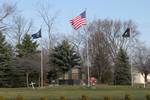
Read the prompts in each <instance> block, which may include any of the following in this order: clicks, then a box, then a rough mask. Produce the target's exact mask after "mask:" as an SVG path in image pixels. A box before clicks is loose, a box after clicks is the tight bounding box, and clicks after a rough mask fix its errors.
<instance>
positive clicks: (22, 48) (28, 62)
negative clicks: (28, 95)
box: [16, 34, 40, 87]
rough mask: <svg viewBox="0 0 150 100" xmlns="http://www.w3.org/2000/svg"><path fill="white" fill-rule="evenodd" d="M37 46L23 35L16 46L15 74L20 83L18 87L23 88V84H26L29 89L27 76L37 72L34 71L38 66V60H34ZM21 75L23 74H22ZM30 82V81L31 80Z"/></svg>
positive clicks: (26, 35)
mask: <svg viewBox="0 0 150 100" xmlns="http://www.w3.org/2000/svg"><path fill="white" fill-rule="evenodd" d="M37 47H38V44H37V42H36V41H35V42H33V40H32V38H31V36H30V35H29V34H25V36H24V38H23V40H22V42H21V43H20V44H17V45H16V49H17V50H16V52H17V57H18V58H17V64H16V66H17V68H16V70H17V73H18V74H16V75H17V76H18V79H19V80H20V81H21V82H22V84H20V86H24V85H25V84H23V82H26V86H27V87H29V76H30V75H32V73H35V71H36V72H39V71H38V70H35V69H37V68H35V67H37V66H38V65H40V64H39V60H35V56H37V55H36V53H38V52H37ZM36 58H39V57H38V56H37V57H36ZM22 73H23V74H22ZM31 81H32V80H31Z"/></svg>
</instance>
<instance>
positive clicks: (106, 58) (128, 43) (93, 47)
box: [83, 19, 139, 82]
mask: <svg viewBox="0 0 150 100" xmlns="http://www.w3.org/2000/svg"><path fill="white" fill-rule="evenodd" d="M128 27H129V28H130V29H131V37H130V38H123V37H122V35H123V33H124V31H125V30H126V29H127V28H128ZM84 33H86V35H88V47H89V48H88V51H89V55H90V62H91V66H92V67H91V69H92V70H91V71H92V72H96V75H97V76H98V78H99V80H100V81H101V82H102V81H103V80H102V77H103V76H106V75H104V74H106V72H107V71H109V73H110V74H111V73H112V72H113V66H114V64H115V60H116V55H117V53H118V50H119V49H120V48H123V49H125V50H127V51H128V50H130V49H131V47H132V46H133V45H134V44H135V41H137V35H138V34H139V32H138V31H137V26H136V24H135V23H134V22H133V21H131V20H129V21H125V22H121V21H120V20H115V21H113V20H107V19H105V20H100V19H99V20H94V21H92V22H91V23H89V24H88V25H87V28H85V29H84ZM84 41H85V40H84ZM84 43H85V44H84V48H83V49H84V50H83V51H84V53H85V50H87V44H86V41H85V42H84ZM110 69H111V70H110ZM107 75H108V73H107ZM112 77H113V76H112Z"/></svg>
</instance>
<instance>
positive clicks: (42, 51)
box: [41, 37, 43, 87]
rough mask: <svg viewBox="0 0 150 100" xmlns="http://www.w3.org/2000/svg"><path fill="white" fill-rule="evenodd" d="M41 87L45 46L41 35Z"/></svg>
mask: <svg viewBox="0 0 150 100" xmlns="http://www.w3.org/2000/svg"><path fill="white" fill-rule="evenodd" d="M41 87H43V46H42V37H41Z"/></svg>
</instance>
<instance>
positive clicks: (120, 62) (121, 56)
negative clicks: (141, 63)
mask: <svg viewBox="0 0 150 100" xmlns="http://www.w3.org/2000/svg"><path fill="white" fill-rule="evenodd" d="M114 84H115V85H129V84H131V71H130V65H129V58H128V56H127V53H126V51H125V50H123V49H122V48H121V49H120V50H119V52H118V55H117V59H116V64H115V72H114Z"/></svg>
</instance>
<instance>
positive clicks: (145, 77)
mask: <svg viewBox="0 0 150 100" xmlns="http://www.w3.org/2000/svg"><path fill="white" fill-rule="evenodd" d="M147 75H148V74H147V73H144V80H145V84H147Z"/></svg>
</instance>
